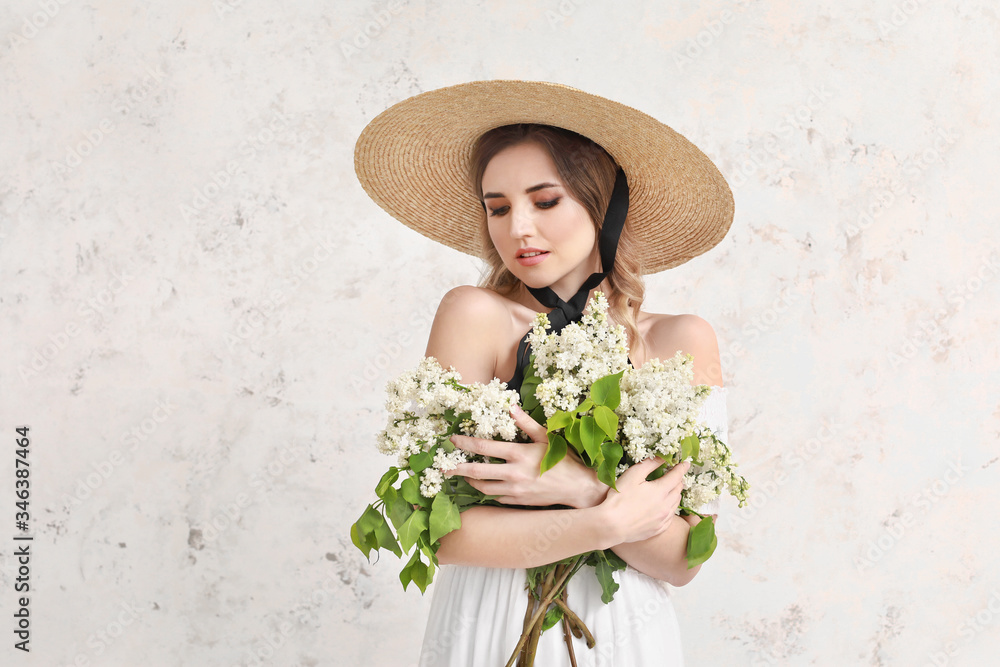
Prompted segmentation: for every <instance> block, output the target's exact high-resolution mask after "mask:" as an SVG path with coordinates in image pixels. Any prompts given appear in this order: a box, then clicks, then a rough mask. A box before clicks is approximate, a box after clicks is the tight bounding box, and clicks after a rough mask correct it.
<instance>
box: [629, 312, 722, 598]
mask: <svg viewBox="0 0 1000 667" xmlns="http://www.w3.org/2000/svg"><path fill="white" fill-rule="evenodd" d="M650 339H651V344H652V353H651V354H650V357H659V358H660V359H669V358H670V357H673V356H674V354H676V352H677V351H678V350H681V351H683V352H686V353H688V354H690V355H692V356H693V357H694V379H693V381H692V384H695V385H699V384H707V385H718V386H722V366H721V364H720V362H719V343H718V338H717V337H716V335H715V331H714V330H713V329H712V327H711V325H710V324H709V323H708V322H706V321H705V320H704V319H702V318H700V317H698V316H696V315H678V316H676V317H672V318H669V319H665V320H663V321H662V326H660V327H653V328H651V330H650ZM684 519H685V520H684V521H674V522H672V523H671V524H670V525H669V526H668V527H667V530H665V531H664V532H662V533H660V534H659V535H656V536H655V537H652V538H650V539H648V540H644V541H642V542H633V543H630V544H619V545H616V546H614V547H612V550H613V551H614V552H615V553H616V554H618V555H619V556H620V557H621V558H622V560H624V561H625V562H626V563H628V564H629V565H631V566H632V567H634V568H635V569H637V570H639V571H640V572H642V573H644V574H647V575H649V576H650V577H653V578H654V579H661V580H663V581H666V582H668V583H670V584H671V585H673V586H684V585H685V584H687V583H690V581H691V580H692V579H694V577H695V575H697V574H698V571H699V570H701V565H696V566H695V567H693V568H691V569H690V570H689V569H688V568H687V539H688V533H689V532H690V530H691V528H692V527H693V526H694V525H695V524H697V522H698V521H700V520H701V519H700V518H699V517H697V516H691V517H684Z"/></svg>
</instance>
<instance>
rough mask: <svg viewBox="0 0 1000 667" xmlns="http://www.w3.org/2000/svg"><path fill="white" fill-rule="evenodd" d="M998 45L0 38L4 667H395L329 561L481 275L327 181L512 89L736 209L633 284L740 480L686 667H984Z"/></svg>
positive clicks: (126, 18)
mask: <svg viewBox="0 0 1000 667" xmlns="http://www.w3.org/2000/svg"><path fill="white" fill-rule="evenodd" d="M998 29H1000V26H998V18H997V14H996V9H995V5H994V4H993V3H991V2H986V1H984V0H980V1H978V2H977V1H969V2H925V1H923V2H918V0H906V1H905V2H891V1H876V2H867V1H861V0H849V1H847V2H822V3H820V2H764V1H756V2H754V1H750V0H745V1H738V2H724V1H710V2H701V3H695V2H680V3H659V2H656V3H654V2H615V3H602V2H597V1H596V0H580V1H576V0H562V2H556V1H555V0H553V1H551V2H541V3H535V2H520V3H475V2H471V3H470V2H458V1H450V2H421V1H418V0H414V1H412V2H401V1H400V2H394V3H388V2H372V3H368V2H340V3H336V4H335V3H319V2H305V1H299V2H282V3H277V2H268V1H266V0H243V1H242V2H239V1H235V0H231V1H229V2H225V1H224V0H216V1H215V2H209V1H208V0H204V1H202V2H195V1H193V0H179V1H177V2H170V3H165V2H164V3H133V2H123V1H121V0H119V1H117V2H105V1H98V2H92V3H85V2H78V1H76V0H67V1H63V2H60V1H57V0H13V1H10V2H5V3H3V6H2V7H0V100H2V103H0V105H2V106H0V157H2V159H0V281H2V282H0V289H2V291H0V326H2V335H0V358H2V360H3V362H2V365H0V369H2V376H0V390H2V402H0V427H2V436H0V443H5V444H4V447H6V449H5V450H3V451H6V452H7V454H6V455H5V456H3V457H0V458H2V459H3V462H2V466H0V499H3V503H2V507H4V508H6V509H5V510H4V511H5V516H6V517H7V520H9V521H10V524H9V525H8V526H7V527H5V528H4V531H2V534H3V535H7V537H2V538H0V549H2V553H3V556H2V564H3V568H2V579H3V584H4V585H3V587H2V594H0V611H2V616H3V617H4V618H6V619H8V620H7V623H6V625H5V626H4V627H5V628H6V630H5V633H4V635H3V636H4V637H6V639H5V640H4V644H3V645H2V647H0V651H2V654H0V655H2V656H3V657H2V658H0V662H3V663H4V664H32V665H69V664H91V665H138V664H145V665H251V664H252V665H256V664H274V665H361V664H373V665H412V664H414V663H415V661H416V655H417V649H418V644H419V641H420V638H421V636H422V633H423V624H424V621H425V618H426V611H427V608H428V602H429V595H428V596H426V597H422V596H421V595H420V594H419V593H418V592H417V591H416V590H414V589H412V588H411V590H410V591H409V592H407V593H405V594H404V593H403V592H402V591H401V590H400V586H399V582H398V580H397V579H396V574H397V572H398V562H397V561H396V559H395V558H394V557H392V556H391V555H387V556H384V557H383V558H382V560H381V561H380V562H378V563H375V564H371V565H369V564H368V563H367V562H366V561H365V559H364V558H363V557H362V556H361V554H360V553H359V552H357V550H356V549H354V548H353V546H352V545H351V544H350V541H349V538H348V534H347V533H348V527H349V525H350V523H351V522H352V521H353V520H354V519H355V518H356V517H357V516H358V515H359V513H360V512H361V510H362V509H363V507H364V505H365V504H366V503H367V502H368V501H369V500H371V499H373V497H374V496H373V493H372V489H373V487H374V484H375V482H376V480H377V478H378V475H379V474H380V471H381V470H383V469H384V468H385V467H386V466H387V465H388V464H389V461H388V460H387V459H386V458H385V457H382V456H380V455H379V454H378V453H377V452H376V451H375V449H374V447H373V436H374V433H375V432H376V431H377V430H378V429H379V428H380V426H381V423H382V422H381V420H382V419H383V413H382V394H381V392H382V387H383V385H384V383H385V381H386V380H387V379H388V378H389V377H391V376H393V375H395V374H397V373H399V372H401V371H402V370H404V369H407V368H409V367H411V366H413V365H414V364H415V363H416V361H417V360H418V359H419V358H420V357H421V356H422V354H423V350H424V345H425V343H426V339H427V334H428V331H429V328H430V323H431V319H432V317H433V313H434V310H435V308H436V306H437V304H438V301H439V300H440V298H441V296H442V295H443V294H444V293H445V292H446V291H447V290H448V289H449V288H451V287H452V286H455V285H459V284H468V283H475V282H476V280H477V278H478V275H479V266H478V264H477V262H476V261H474V260H473V259H471V258H469V257H466V256H463V255H460V254H458V253H456V252H454V251H451V250H448V249H446V248H444V247H442V246H439V245H435V244H433V243H431V242H430V241H427V240H425V239H424V238H423V237H420V236H419V235H417V234H416V233H414V232H412V231H410V230H408V229H406V228H404V227H403V226H402V225H400V224H398V223H396V222H395V221H394V220H392V219H391V218H389V217H388V216H387V215H386V214H384V213H383V212H382V211H381V209H379V208H378V207H377V206H376V205H375V204H373V203H372V202H371V201H370V200H369V199H368V198H367V197H366V196H365V194H364V192H363V191H362V190H361V188H360V186H359V185H358V183H357V181H356V179H355V177H354V173H353V164H352V150H353V145H354V141H355V139H356V138H357V136H358V134H359V132H360V131H361V129H362V128H363V127H364V125H365V124H366V123H367V122H368V121H369V120H371V119H372V118H373V117H374V116H375V115H376V114H377V113H378V112H380V111H382V110H383V109H385V108H386V107H388V106H389V105H391V104H393V103H394V102H397V101H399V100H401V99H403V98H405V97H407V96H409V95H412V94H414V93H418V92H420V91H424V90H430V89H433V88H437V87H440V86H445V85H449V84H454V83H459V82H462V81H467V80H472V79H483V78H525V79H537V80H547V81H557V82H561V83H566V84H569V85H572V86H576V87H579V88H583V89H585V90H587V91H590V92H593V93H597V94H601V95H604V96H607V97H611V98H614V99H616V100H620V101H622V102H624V103H627V104H630V105H632V106H634V107H636V108H638V109H641V110H643V111H645V112H647V113H649V114H651V115H653V116H655V117H657V118H659V119H661V120H662V121H664V122H666V123H667V124H669V125H671V126H672V127H674V128H675V129H677V130H678V131H680V132H681V133H683V134H684V135H686V136H687V137H689V138H690V139H691V140H692V141H693V142H694V143H695V144H696V145H698V146H699V147H700V148H701V149H702V150H704V151H705V152H706V153H707V154H708V155H709V156H710V157H711V158H712V159H713V160H715V161H716V163H717V164H718V165H719V167H720V169H721V170H722V171H723V173H724V174H725V175H726V176H727V178H729V180H730V182H731V183H732V186H733V190H734V193H735V197H736V206H737V212H736V220H735V222H734V224H733V228H732V230H731V232H730V233H729V235H728V236H727V237H726V239H725V240H724V241H723V242H722V243H721V244H720V245H719V246H718V247H716V248H715V249H713V250H712V251H711V252H709V253H707V254H706V255H704V256H702V257H699V258H697V259H696V260H694V261H691V262H690V263H688V264H686V265H684V266H682V267H679V268H677V269H674V270H671V271H668V272H666V273H664V274H660V275H656V276H652V277H650V278H649V279H648V281H647V287H648V291H647V304H646V308H647V309H648V310H652V311H656V312H670V313H696V314H698V315H700V316H702V317H704V318H705V319H707V320H708V321H709V322H710V323H712V325H713V326H714V327H715V330H716V332H717V334H718V337H719V342H720V346H721V349H722V353H723V363H724V366H725V381H726V384H727V385H728V386H729V387H730V391H729V397H730V398H729V412H730V436H731V444H732V446H733V448H734V449H735V451H736V452H737V456H738V459H739V460H740V461H741V462H742V472H743V473H744V474H745V475H746V476H747V477H748V478H749V479H750V480H751V482H752V483H753V485H754V494H753V497H752V499H753V502H752V503H751V505H750V506H749V507H746V508H744V509H743V510H741V511H736V510H735V505H734V503H726V504H724V505H723V513H722V516H721V517H720V522H719V527H720V533H721V545H720V547H719V550H718V552H717V554H716V555H715V556H714V557H713V559H712V561H711V562H710V563H709V564H708V565H706V566H705V567H704V569H703V570H702V572H701V574H700V575H699V576H698V577H697V578H696V579H695V580H694V582H692V583H691V584H690V585H689V586H687V587H684V588H681V589H678V590H677V591H676V592H675V597H674V600H675V604H676V607H677V610H678V615H679V617H680V623H681V627H682V630H683V633H684V640H685V644H684V650H685V653H686V656H687V659H688V662H689V664H691V665H751V664H772V665H786V664H787V665H848V664H863V665H932V664H933V665H944V664H950V665H982V664H987V660H988V658H991V657H995V655H996V654H997V652H998V650H1000V574H998V573H1000V567H998V565H1000V556H998V554H1000V535H998V531H997V527H996V521H995V517H994V508H995V507H996V506H997V503H998V501H1000V491H998V488H1000V485H998V481H1000V478H998V475H1000V465H997V460H998V456H1000V452H998V446H997V436H998V431H1000V406H998V402H1000V397H998V391H997V387H998V380H1000V358H998V348H997V344H996V341H997V340H998V339H1000V315H998V313H1000V310H998V302H1000V280H998V272H1000V239H998V233H997V228H998V219H1000V205H998V199H997V195H996V192H997V185H996V183H995V180H996V174H997V173H998V172H1000V159H998V157H997V153H996V146H997V140H998V131H997V126H996V121H997V115H998V109H997V100H998V99H1000V90H998V83H1000V80H998V78H997V75H996V73H997V71H1000V45H998V41H997V37H996V35H997V34H998ZM22 424H28V425H30V427H31V434H32V439H33V444H32V445H31V452H32V453H31V457H32V458H31V475H32V476H31V480H32V496H31V505H30V507H31V514H32V519H31V522H32V529H33V532H34V534H35V536H36V539H35V541H34V543H33V545H32V549H33V551H32V553H33V558H32V565H31V567H32V569H31V577H32V579H31V586H32V594H31V602H30V609H31V613H32V616H31V622H32V625H31V628H32V643H31V648H32V652H31V654H30V655H23V654H21V652H19V651H15V650H14V649H13V647H12V644H13V638H12V633H11V628H12V620H11V618H12V616H11V614H12V613H13V610H14V605H15V602H16V597H17V596H16V595H15V592H14V591H13V584H14V578H15V577H16V576H17V563H16V562H15V561H14V560H13V559H12V557H11V551H12V549H13V545H14V542H13V541H12V540H11V538H10V536H11V535H13V534H14V532H15V531H14V526H13V520H14V517H13V514H14V511H15V509H14V507H13V503H14V500H15V499H14V495H13V493H14V488H13V474H14V473H13V466H14V462H13V460H12V459H13V458H14V454H13V448H14V447H13V440H14V433H13V429H14V427H15V426H17V425H22Z"/></svg>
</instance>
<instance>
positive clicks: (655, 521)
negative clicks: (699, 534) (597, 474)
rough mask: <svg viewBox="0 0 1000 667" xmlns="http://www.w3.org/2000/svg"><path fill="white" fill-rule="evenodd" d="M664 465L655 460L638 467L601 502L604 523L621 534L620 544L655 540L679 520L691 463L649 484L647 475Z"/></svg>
mask: <svg viewBox="0 0 1000 667" xmlns="http://www.w3.org/2000/svg"><path fill="white" fill-rule="evenodd" d="M661 463H663V459H661V458H659V457H653V458H651V459H646V460H645V461H642V462H641V463H637V464H635V465H634V466H632V467H631V468H629V469H628V470H626V471H625V472H623V473H622V475H621V477H619V478H618V481H617V482H616V483H615V485H616V486H617V487H618V490H617V491H615V490H614V489H611V490H609V491H608V496H607V498H606V499H605V501H604V502H603V503H601V505H600V508H599V509H600V511H601V512H602V513H603V514H604V520H605V521H606V522H608V523H609V524H611V525H614V526H616V529H617V530H618V531H619V533H618V541H617V543H618V544H622V543H625V542H640V541H642V540H646V539H649V538H651V537H655V536H657V535H659V534H660V533H662V532H663V531H665V530H666V529H667V528H668V527H669V526H670V522H671V521H674V520H675V519H676V518H678V517H677V515H676V512H677V508H678V507H679V506H680V502H681V491H682V490H683V489H684V474H685V473H686V472H687V471H688V469H689V468H690V467H691V463H690V461H684V462H683V463H681V464H679V465H676V466H674V467H673V468H671V469H670V472H668V473H667V474H665V475H664V476H663V477H660V478H659V479H654V480H652V481H650V482H647V481H646V476H647V475H649V473H651V472H653V471H654V470H655V469H656V468H657V467H659V465H660V464H661ZM694 518H695V519H697V518H698V517H694Z"/></svg>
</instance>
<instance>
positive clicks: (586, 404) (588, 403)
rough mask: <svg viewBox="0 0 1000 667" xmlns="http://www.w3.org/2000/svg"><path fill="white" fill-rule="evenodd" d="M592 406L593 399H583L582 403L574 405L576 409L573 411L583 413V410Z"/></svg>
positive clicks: (585, 410)
mask: <svg viewBox="0 0 1000 667" xmlns="http://www.w3.org/2000/svg"><path fill="white" fill-rule="evenodd" d="M592 407H594V401H593V399H590V398H588V399H586V400H584V401H583V403H581V404H580V405H578V406H577V407H576V410H575V411H574V412H578V413H584V412H587V411H588V410H590V409H591V408H592Z"/></svg>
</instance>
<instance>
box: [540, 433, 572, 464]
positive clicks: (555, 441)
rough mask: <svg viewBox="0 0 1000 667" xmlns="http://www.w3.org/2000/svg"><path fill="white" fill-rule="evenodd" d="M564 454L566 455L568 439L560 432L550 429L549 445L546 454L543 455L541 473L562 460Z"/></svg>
mask: <svg viewBox="0 0 1000 667" xmlns="http://www.w3.org/2000/svg"><path fill="white" fill-rule="evenodd" d="M564 456H566V440H565V439H564V438H563V437H562V436H561V435H559V434H558V433H552V432H551V431H550V432H549V447H548V449H546V450H545V456H543V457H542V464H541V467H540V469H539V474H543V473H544V472H545V471H546V470H549V469H550V468H552V467H553V466H555V464H557V463H559V462H560V461H562V460H563V457H564Z"/></svg>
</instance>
